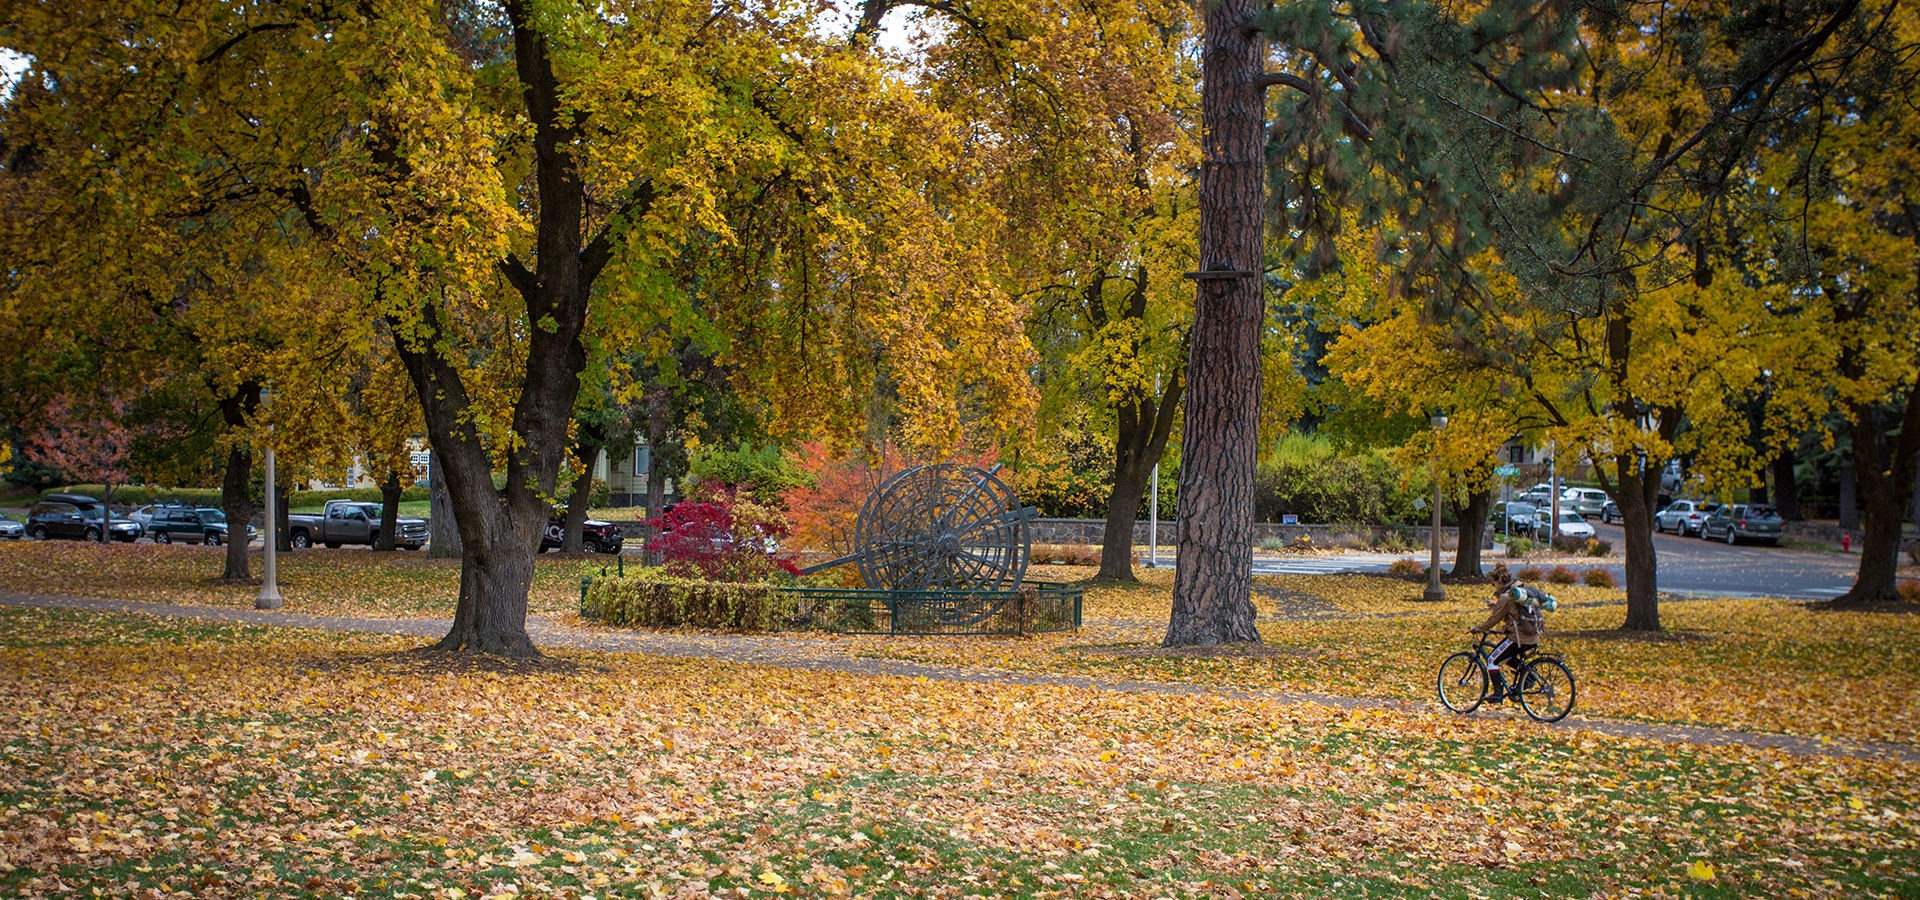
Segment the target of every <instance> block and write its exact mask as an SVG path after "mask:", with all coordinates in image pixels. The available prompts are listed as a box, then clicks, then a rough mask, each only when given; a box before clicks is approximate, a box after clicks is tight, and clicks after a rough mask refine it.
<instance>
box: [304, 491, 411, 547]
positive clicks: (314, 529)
mask: <svg viewBox="0 0 1920 900" xmlns="http://www.w3.org/2000/svg"><path fill="white" fill-rule="evenodd" d="M380 512H381V507H380V504H378V503H360V502H357V501H353V500H328V501H327V505H326V508H325V510H324V511H323V512H321V514H320V515H317V516H316V515H310V514H309V515H290V516H287V541H288V543H289V544H291V545H292V546H293V548H294V549H295V550H300V549H304V548H306V547H311V546H313V545H314V544H325V545H326V546H328V547H338V546H340V545H341V544H367V545H369V546H371V545H372V544H373V543H374V542H376V541H378V540H379V539H380ZM394 525H395V527H397V528H398V529H399V531H400V533H399V534H397V535H395V536H394V540H393V545H394V546H395V547H405V548H406V549H408V550H418V549H420V548H421V547H422V546H423V545H425V544H426V542H427V520H425V519H416V518H414V517H412V516H401V517H399V518H398V519H397V520H395V522H394Z"/></svg>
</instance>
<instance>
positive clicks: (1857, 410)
mask: <svg viewBox="0 0 1920 900" xmlns="http://www.w3.org/2000/svg"><path fill="white" fill-rule="evenodd" d="M1916 397H1920V378H1916V380H1915V381H1914V383H1913V384H1911V385H1909V386H1908V388H1907V390H1906V396H1905V397H1902V398H1899V399H1897V400H1893V401H1890V402H1892V403H1894V404H1895V405H1896V408H1897V409H1898V410H1899V413H1900V427H1899V430H1898V431H1896V432H1893V433H1888V432H1887V431H1886V430H1885V429H1884V428H1883V427H1882V423H1881V422H1880V420H1879V419H1880V417H1879V416H1877V415H1875V408H1874V406H1875V405H1874V404H1869V403H1855V402H1848V403H1847V411H1848V412H1849V413H1851V415H1850V416H1849V421H1848V428H1849V430H1850V432H1851V433H1852V437H1853V456H1852V462H1853V466H1852V468H1853V477H1854V478H1855V479H1856V480H1857V483H1858V485H1859V487H1860V491H1859V496H1860V500H1861V503H1860V505H1861V507H1862V509H1863V511H1864V512H1865V513H1866V522H1865V523H1864V524H1865V527H1864V528H1863V529H1861V533H1860V568H1859V571H1858V572H1857V573H1856V574H1855V575H1854V580H1853V588H1852V590H1849V591H1847V592H1846V593H1845V594H1842V595H1840V596H1839V597H1838V598H1836V599H1835V600H1834V601H1833V602H1834V605H1836V606H1848V605H1855V604H1862V603H1870V602H1873V601H1876V600H1897V599H1899V597H1900V595H1899V594H1898V593H1897V592H1896V591H1895V586H1896V584H1897V578H1898V573H1899V569H1900V532H1901V526H1902V525H1903V524H1905V520H1906V509H1905V508H1904V507H1905V505H1906V501H1907V498H1908V497H1909V496H1910V495H1911V494H1912V493H1913V484H1914V460H1915V457H1916V456H1920V402H1915V398H1916Z"/></svg>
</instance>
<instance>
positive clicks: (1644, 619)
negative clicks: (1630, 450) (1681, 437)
mask: <svg viewBox="0 0 1920 900" xmlns="http://www.w3.org/2000/svg"><path fill="white" fill-rule="evenodd" d="M1613 464H1614V471H1615V473H1616V474H1617V475H1618V477H1619V481H1620V490H1619V492H1618V494H1617V495H1616V496H1618V497H1619V498H1620V499H1619V501H1618V502H1619V504H1620V527H1621V530H1622V531H1624V532H1626V539H1625V543H1626V547H1625V552H1626V557H1627V565H1626V588H1627V621H1626V622H1625V623H1623V624H1622V625H1621V628H1622V629H1624V630H1627V631H1660V630H1661V626H1660V581H1659V575H1660V573H1659V560H1658V557H1656V556H1655V555H1654V551H1653V514H1654V508H1653V506H1654V498H1655V496H1656V495H1657V494H1658V493H1659V490H1660V469H1659V468H1658V467H1655V468H1650V469H1647V470H1646V471H1644V472H1643V471H1641V470H1640V463H1639V461H1638V460H1636V459H1634V458H1633V457H1630V456H1626V455H1620V456H1615V457H1614V458H1613ZM1662 465H1664V461H1662Z"/></svg>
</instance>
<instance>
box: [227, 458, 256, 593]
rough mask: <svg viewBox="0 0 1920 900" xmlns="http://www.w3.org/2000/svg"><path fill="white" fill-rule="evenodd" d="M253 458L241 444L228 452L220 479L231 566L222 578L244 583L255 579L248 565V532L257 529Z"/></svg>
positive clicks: (228, 563) (228, 560)
mask: <svg viewBox="0 0 1920 900" xmlns="http://www.w3.org/2000/svg"><path fill="white" fill-rule="evenodd" d="M252 481H253V456H252V455H251V454H249V453H248V452H247V448H246V447H245V446H244V445H242V444H241V443H240V442H239V441H234V442H233V447H232V449H229V450H228V451H227V470H226V472H224V473H222V474H221V476H220V510H221V511H222V512H224V513H226V514H227V547H226V551H227V564H226V568H225V569H224V570H223V571H222V572H221V573H220V577H221V578H222V579H225V580H227V581H244V580H246V579H249V578H252V577H253V572H252V571H251V568H250V567H249V565H248V563H247V549H248V546H247V545H248V544H249V543H250V542H249V541H248V540H247V529H248V528H249V527H251V526H252V525H253V491H252V490H251V488H252V484H251V482H252Z"/></svg>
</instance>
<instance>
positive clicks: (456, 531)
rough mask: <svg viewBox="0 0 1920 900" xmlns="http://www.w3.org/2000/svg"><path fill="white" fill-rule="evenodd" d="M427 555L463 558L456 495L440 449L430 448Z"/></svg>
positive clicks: (431, 557)
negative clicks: (450, 488) (451, 490)
mask: <svg viewBox="0 0 1920 900" xmlns="http://www.w3.org/2000/svg"><path fill="white" fill-rule="evenodd" d="M427 558H429V559H459V558H460V525H459V523H457V522H455V521H454V518H453V495H451V494H449V493H447V473H446V471H445V468H444V467H443V466H442V465H441V464H440V452H439V451H438V450H429V451H428V452H427Z"/></svg>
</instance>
